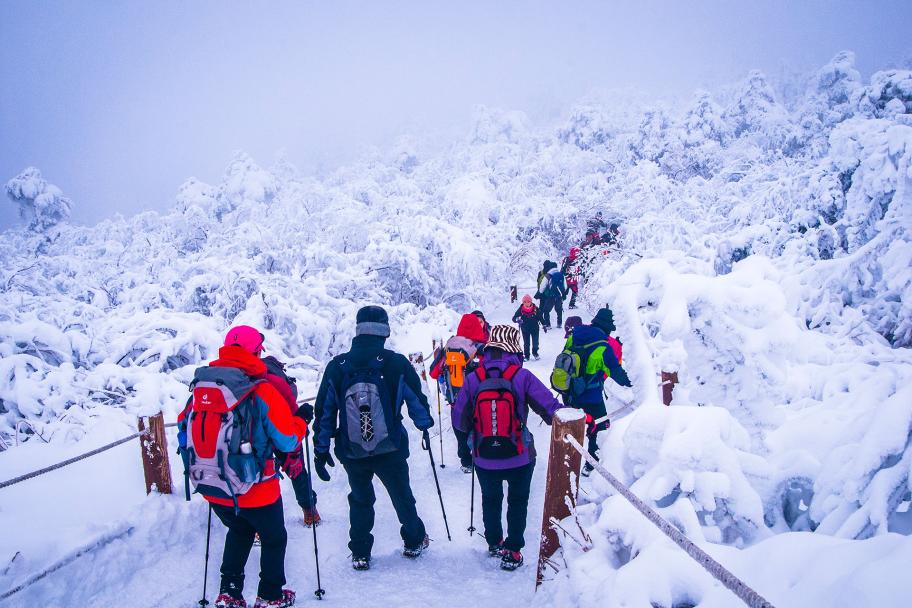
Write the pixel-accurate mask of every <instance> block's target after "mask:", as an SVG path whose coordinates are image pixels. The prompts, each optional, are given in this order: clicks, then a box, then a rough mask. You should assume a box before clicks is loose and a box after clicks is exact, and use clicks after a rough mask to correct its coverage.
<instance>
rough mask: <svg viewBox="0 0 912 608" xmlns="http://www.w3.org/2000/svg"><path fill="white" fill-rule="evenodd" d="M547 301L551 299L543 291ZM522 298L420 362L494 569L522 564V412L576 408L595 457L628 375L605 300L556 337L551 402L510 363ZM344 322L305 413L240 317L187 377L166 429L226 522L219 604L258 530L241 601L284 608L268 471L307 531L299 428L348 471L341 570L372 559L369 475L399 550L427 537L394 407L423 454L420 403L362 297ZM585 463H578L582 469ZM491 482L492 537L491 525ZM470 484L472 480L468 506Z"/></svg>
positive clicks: (469, 324) (279, 517)
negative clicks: (349, 327) (382, 492)
mask: <svg viewBox="0 0 912 608" xmlns="http://www.w3.org/2000/svg"><path fill="white" fill-rule="evenodd" d="M550 270H553V269H550ZM550 270H549V269H543V272H544V273H545V274H546V275H547V274H548V273H549V272H550ZM549 276H554V275H553V274H551V275H549ZM543 295H544V294H543ZM546 297H547V298H548V299H551V296H550V294H548V295H546ZM527 304H531V298H530V299H529V301H525V298H524V302H523V306H520V309H519V311H517V317H514V321H516V323H518V324H519V327H516V326H513V325H494V326H493V327H491V326H490V325H489V324H488V323H487V321H486V320H485V318H484V315H483V314H482V313H481V312H480V311H474V312H472V313H468V314H465V315H463V316H462V318H461V320H460V323H459V325H458V327H457V331H456V335H455V336H453V337H452V338H450V339H449V340H448V341H447V342H446V343H445V344H444V345H442V347H441V348H439V349H438V351H437V352H436V353H435V357H434V360H433V363H432V365H431V371H430V375H431V377H432V378H434V379H435V380H436V381H437V382H438V383H439V384H438V386H439V389H440V390H441V392H442V394H443V395H444V398H445V399H446V401H447V402H448V403H449V404H450V405H451V421H452V427H453V431H454V434H455V437H456V443H457V452H458V455H459V459H460V463H461V465H462V470H463V472H465V473H471V474H473V475H474V476H477V479H478V485H479V487H480V490H481V506H482V521H483V526H484V539H485V540H486V541H487V545H488V555H490V556H491V557H495V558H498V559H499V560H500V567H501V568H502V569H504V570H508V571H511V570H515V569H516V568H518V567H519V566H521V565H522V563H523V556H522V553H521V551H522V549H523V547H524V546H525V538H524V534H525V528H526V519H527V511H528V503H529V496H530V489H531V482H532V473H533V470H534V467H535V457H536V451H535V445H534V442H533V438H532V434H531V433H530V431H529V428H528V417H529V412H530V411H534V412H535V413H536V414H537V415H538V416H540V417H541V418H542V420H543V421H544V422H545V423H547V424H550V423H551V420H552V417H553V416H554V414H555V412H556V411H557V410H558V409H559V408H561V407H575V408H582V409H583V410H584V411H585V412H586V414H587V416H586V421H587V435H588V437H589V447H588V452H589V453H590V454H592V455H593V456H596V455H597V449H598V444H597V435H598V433H599V432H600V431H602V430H604V429H606V428H608V424H609V422H608V420H607V416H606V411H605V404H604V400H603V392H602V387H603V385H604V383H605V381H606V379H607V378H609V377H610V378H611V379H612V380H614V381H615V382H618V383H619V384H622V385H626V386H629V385H630V381H629V380H628V378H627V374H626V373H625V372H624V369H623V368H622V367H621V361H620V359H621V352H620V343H619V342H618V341H617V340H615V339H614V338H611V337H610V334H611V332H612V331H614V329H615V328H614V322H613V315H612V313H611V311H610V310H609V309H608V308H603V309H601V310H599V311H598V313H597V314H596V315H595V317H594V318H593V319H592V322H591V324H589V325H584V324H583V323H582V319H581V318H580V317H570V318H569V319H567V323H566V325H565V333H566V337H567V340H566V343H565V346H564V350H563V351H562V352H561V354H560V355H559V356H558V357H557V360H556V362H555V367H554V370H553V372H552V375H551V384H552V387H551V388H553V389H555V391H557V393H558V395H559V396H560V400H559V399H558V398H557V397H556V396H555V394H554V393H553V392H552V391H551V390H549V387H547V386H546V385H545V384H544V383H543V382H542V381H541V380H539V379H538V378H537V377H536V376H535V375H534V374H533V373H532V372H530V371H529V370H527V369H525V368H524V367H523V362H524V360H528V359H529V355H530V350H529V338H530V337H531V336H533V335H534V336H535V341H534V342H533V350H532V351H531V354H532V356H533V357H535V358H538V342H537V325H536V331H535V332H534V333H532V332H531V331H530V330H527V329H526V327H527V324H526V323H525V322H524V321H523V319H524V317H523V314H524V313H523V308H524V307H525V306H526V305H527ZM532 306H533V307H534V304H532ZM557 310H558V326H559V325H560V324H561V319H560V315H561V310H560V308H559V307H558V308H557ZM543 318H544V317H539V319H540V320H538V321H536V323H540V322H541V319H543ZM355 321H356V322H355V337H354V338H353V339H352V343H351V348H350V349H349V350H348V351H347V352H345V353H343V354H340V355H338V356H336V357H334V358H333V359H332V360H331V361H330V362H329V363H328V364H327V366H326V369H325V372H324V374H323V376H322V380H321V382H320V387H319V391H318V394H317V397H316V401H315V403H314V406H313V407H311V406H310V405H308V404H303V405H300V406H299V405H298V403H297V391H296V387H295V381H294V379H293V378H292V377H290V376H289V375H288V374H287V373H286V371H285V369H284V367H283V366H282V364H281V363H280V362H279V361H278V360H276V359H275V358H274V357H271V356H265V355H264V342H265V337H264V335H263V334H262V333H261V332H260V331H259V330H257V329H255V328H253V327H249V326H243V325H242V326H237V327H233V328H231V329H230V330H229V331H228V332H227V334H226V336H225V340H224V344H223V346H222V347H221V348H220V349H219V356H218V358H217V359H216V360H214V361H212V362H211V363H210V364H209V365H207V366H204V367H201V368H199V369H197V370H196V372H195V375H194V379H193V382H192V383H191V390H192V396H191V397H190V399H189V400H188V402H187V405H186V407H185V409H184V411H183V412H182V413H181V414H180V416H179V418H178V431H179V433H178V436H179V443H180V453H181V455H182V457H183V459H184V465H185V471H186V473H185V475H186V491H187V498H188V499H189V497H190V489H191V485H192V486H193V488H194V489H195V490H196V491H197V492H199V493H200V494H202V495H203V496H204V497H205V498H206V500H207V501H209V504H210V507H211V511H210V513H213V512H214V513H215V515H216V517H217V518H218V519H219V520H221V522H222V523H223V524H224V525H225V527H226V528H227V534H226V536H225V546H224V552H223V557H222V564H221V584H220V587H219V595H218V597H217V599H216V602H215V606H216V607H217V608H246V606H247V603H246V601H245V600H244V598H243V590H244V568H245V564H246V562H247V558H248V556H249V554H250V551H251V548H252V546H253V545H254V542H255V539H256V538H259V542H260V552H261V553H260V579H259V585H258V589H257V598H256V602H255V604H254V607H255V608H284V607H288V606H292V605H293V604H294V602H295V593H294V591H292V590H290V589H285V588H284V585H285V583H286V579H285V566H284V562H285V551H286V545H287V541H288V536H287V532H286V529H285V523H284V509H283V503H282V496H281V491H280V486H279V472H280V470H281V471H282V472H284V474H285V475H287V476H288V477H289V478H290V479H291V483H292V486H293V489H294V493H295V498H296V500H297V502H298V504H299V505H300V507H301V508H302V510H303V513H304V523H305V524H306V525H309V526H316V525H317V524H318V523H319V522H320V515H319V513H318V512H317V509H316V500H317V495H316V492H314V489H313V487H312V485H311V477H310V467H309V465H308V466H307V467H305V459H306V460H309V458H310V456H309V453H310V452H309V448H308V442H307V439H306V437H307V435H308V434H311V433H312V435H313V451H314V457H313V471H315V472H316V474H317V476H318V477H319V478H320V479H321V480H323V481H329V480H330V472H329V469H330V468H333V467H334V466H335V464H336V461H337V460H338V462H339V464H341V466H342V469H343V470H344V471H345V474H346V476H347V477H348V483H349V487H350V492H349V494H348V504H349V523H350V530H349V543H348V547H349V549H350V551H351V564H352V567H353V568H354V569H355V570H368V569H369V568H370V566H371V553H372V548H373V544H374V537H373V535H372V534H371V531H372V529H373V527H374V519H375V514H374V503H375V500H376V495H375V493H374V486H373V478H374V476H376V477H377V478H378V479H379V480H380V483H381V484H383V486H384V487H385V489H386V491H387V493H388V494H389V497H390V499H391V502H392V504H393V507H394V509H395V512H396V516H397V518H398V520H399V524H400V536H401V537H402V541H403V548H402V555H403V556H404V557H406V558H411V559H415V558H418V557H420V556H421V555H422V554H423V553H424V551H425V550H426V549H427V548H428V546H429V543H430V538H429V536H428V533H427V531H426V528H425V525H424V522H423V521H422V519H421V518H420V517H419V515H418V510H417V507H416V501H415V496H414V494H413V492H412V489H411V485H410V479H409V466H408V458H409V437H408V433H407V431H406V427H405V425H404V424H403V421H402V416H401V413H400V412H401V408H402V406H403V405H404V406H405V407H406V410H407V412H408V415H409V417H410V418H411V420H412V422H413V423H414V425H415V427H416V428H417V429H418V432H419V433H421V436H422V442H421V443H422V448H423V449H430V438H429V434H428V430H429V429H430V428H431V427H433V426H434V419H433V417H432V415H431V410H430V405H429V402H428V398H427V396H426V395H425V393H424V390H423V388H422V381H421V379H420V377H419V375H418V373H417V372H416V371H415V369H414V367H413V366H412V364H411V363H410V362H409V360H408V359H407V358H406V357H404V356H403V355H401V354H399V353H396V352H394V351H392V350H390V349H388V348H386V344H385V343H386V339H387V338H388V337H389V336H390V323H389V317H388V315H387V312H386V311H385V310H384V309H383V308H381V307H379V306H365V307H363V308H361V309H360V310H359V311H358V312H357V316H356V320H355ZM549 325H550V324H549V323H543V326H544V327H549ZM521 340H522V341H523V345H521V344H520V342H521ZM331 448H332V450H331ZM305 454H306V457H305ZM333 455H334V456H335V458H334V457H333ZM591 470H592V467H591V466H590V465H588V463H587V468H586V469H585V470H584V473H585V474H588V472H589V471H591ZM505 482H506V484H507V496H506V498H507V501H506V502H507V509H506V520H507V529H506V534H505V533H504V529H503V526H502V522H501V519H502V513H503V499H504V488H503V486H504V483H505ZM474 487H475V486H474V479H473V486H472V488H473V490H472V491H473V500H474ZM438 492H439V487H438ZM441 505H442V502H441ZM207 554H208V553H207Z"/></svg>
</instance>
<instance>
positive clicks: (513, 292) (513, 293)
mask: <svg viewBox="0 0 912 608" xmlns="http://www.w3.org/2000/svg"><path fill="white" fill-rule="evenodd" d="M516 293H517V291H516V285H510V304H512V303H513V302H515V301H516V299H517V298H518V297H519V296H517V295H516Z"/></svg>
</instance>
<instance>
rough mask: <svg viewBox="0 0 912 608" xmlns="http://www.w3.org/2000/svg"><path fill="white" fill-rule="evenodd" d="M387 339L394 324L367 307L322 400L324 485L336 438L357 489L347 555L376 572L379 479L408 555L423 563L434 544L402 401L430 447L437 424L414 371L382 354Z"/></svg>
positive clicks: (320, 472)
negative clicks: (413, 476) (415, 483)
mask: <svg viewBox="0 0 912 608" xmlns="http://www.w3.org/2000/svg"><path fill="white" fill-rule="evenodd" d="M389 335H390V326H389V317H388V316H387V313H386V311H385V310H384V309H383V308H381V307H379V306H365V307H363V308H361V309H360V310H359V311H358V314H357V317H356V325H355V337H354V338H353V339H352V344H351V349H350V350H349V351H348V352H347V353H343V354H341V355H338V356H336V357H334V358H333V359H332V360H331V361H330V362H329V363H328V364H327V366H326V371H325V372H324V374H323V379H322V381H321V382H320V390H319V392H318V393H317V401H316V408H315V409H316V419H317V420H318V421H319V424H318V425H317V426H318V428H317V433H316V437H315V445H314V469H315V470H316V472H317V476H318V477H319V478H320V479H322V480H323V481H329V479H330V477H329V472H328V471H327V470H326V467H327V466H331V467H332V466H335V464H336V463H335V461H334V460H333V458H332V456H331V455H330V453H329V444H330V440H331V439H333V438H335V454H336V457H337V458H338V459H339V461H340V462H341V463H342V467H343V468H344V469H345V473H346V474H347V475H348V484H349V486H350V489H351V491H350V492H349V494H348V506H349V523H350V525H351V528H350V530H349V543H348V548H349V549H350V550H351V559H352V567H353V568H354V569H355V570H367V569H369V568H370V562H371V549H372V548H373V544H374V537H373V535H372V534H371V530H372V529H373V527H374V502H375V501H376V498H377V497H376V495H375V494H374V485H373V478H374V475H376V476H377V477H378V478H379V479H380V482H381V483H382V484H383V486H384V487H385V488H386V491H387V493H388V494H389V497H390V500H391V501H392V503H393V508H394V509H395V510H396V515H397V516H398V518H399V523H400V524H401V528H400V530H399V533H400V535H401V536H402V540H403V542H404V545H405V546H404V549H403V551H402V555H404V556H405V557H409V558H417V557H418V556H420V555H421V554H422V553H423V552H424V550H425V549H427V547H428V544H429V542H430V541H429V539H428V535H427V533H426V531H425V528H424V522H422V521H421V518H420V517H418V511H417V510H416V508H415V496H414V495H413V494H412V488H411V486H410V485H409V470H408V461H407V459H408V455H409V438H408V433H407V432H406V430H405V426H403V424H402V418H401V414H400V410H401V408H402V404H403V402H404V403H405V405H406V407H407V408H408V414H409V417H410V418H411V419H412V421H413V422H414V423H415V426H416V427H418V430H419V431H421V432H422V433H423V438H424V443H425V445H428V446H429V445H430V439H429V437H428V433H427V430H428V429H429V428H431V427H432V426H434V419H433V418H431V413H430V407H429V406H428V401H427V397H425V395H424V393H423V392H422V390H421V379H420V378H419V377H418V374H417V373H416V372H415V369H414V368H413V367H412V364H411V363H409V361H408V359H406V358H405V357H404V356H402V355H401V354H399V353H395V352H393V351H391V350H389V349H386V348H384V344H385V342H386V339H387V338H388V337H389Z"/></svg>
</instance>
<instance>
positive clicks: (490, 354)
mask: <svg viewBox="0 0 912 608" xmlns="http://www.w3.org/2000/svg"><path fill="white" fill-rule="evenodd" d="M510 365H518V366H519V367H522V358H521V357H520V356H519V355H516V354H513V353H505V352H503V351H501V350H499V349H486V350H485V356H484V367H485V368H486V369H491V368H497V369H499V370H500V371H501V373H502V372H503V371H504V370H505V369H507V367H508V366H510ZM480 382H481V381H480V380H479V379H478V375H476V374H474V373H473V374H469V375H468V376H466V379H465V384H463V386H462V390H460V391H459V395H458V396H457V397H456V403H455V404H453V413H452V416H453V426H454V427H455V428H457V429H459V430H460V431H463V432H467V433H469V447H470V448H471V447H472V430H473V420H472V414H473V410H474V407H475V395H476V394H477V393H478V385H479V384H480ZM513 392H514V393H515V395H516V399H517V409H518V410H519V412H518V413H519V417H520V419H521V420H522V421H523V443H524V444H525V446H526V448H527V449H526V450H524V451H523V453H522V454H518V455H516V456H513V457H512V458H505V459H500V460H495V459H490V458H482V457H480V456H474V459H475V465H476V466H477V467H478V468H480V469H494V470H501V469H515V468H517V467H521V466H524V465H527V464H529V463H530V462H532V461H533V460H535V446H534V444H533V442H532V433H530V432H529V430H528V429H527V428H526V425H527V421H528V419H529V408H532V409H533V410H534V411H535V413H536V414H538V415H539V416H541V417H542V419H543V420H544V421H545V422H547V423H548V424H551V417H552V416H553V415H554V412H555V411H557V410H558V409H559V408H561V407H563V406H562V405H561V403H560V401H558V400H557V399H555V398H554V395H553V394H552V393H551V391H550V389H548V387H546V386H545V385H544V384H542V382H541V380H539V379H538V378H536V377H535V374H533V373H532V372H530V371H529V370H527V369H520V370H519V371H518V372H517V373H516V375H515V376H513Z"/></svg>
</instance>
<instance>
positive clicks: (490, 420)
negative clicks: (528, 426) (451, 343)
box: [472, 365, 525, 460]
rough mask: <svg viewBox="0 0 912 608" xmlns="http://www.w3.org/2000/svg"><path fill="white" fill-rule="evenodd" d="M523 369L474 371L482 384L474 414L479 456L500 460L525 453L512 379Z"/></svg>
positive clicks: (474, 437) (511, 366) (521, 422)
mask: <svg viewBox="0 0 912 608" xmlns="http://www.w3.org/2000/svg"><path fill="white" fill-rule="evenodd" d="M520 369H521V368H520V367H519V366H518V365H510V366H508V367H507V369H505V370H504V371H503V373H502V374H501V372H500V370H499V369H497V368H489V369H485V368H484V367H479V368H478V369H476V370H475V375H476V376H478V379H479V380H480V381H481V382H480V384H479V385H478V393H477V394H476V395H475V408H474V410H473V418H474V430H473V433H474V434H473V438H472V446H473V449H474V452H475V455H476V456H479V457H481V458H488V459H493V460H501V459H504V458H512V457H513V456H517V455H519V454H522V453H523V452H524V451H525V446H524V445H523V439H522V435H523V421H522V418H520V416H519V410H518V405H519V404H518V403H517V399H516V393H514V392H513V377H514V376H516V373H517V372H518V371H519V370H520Z"/></svg>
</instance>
